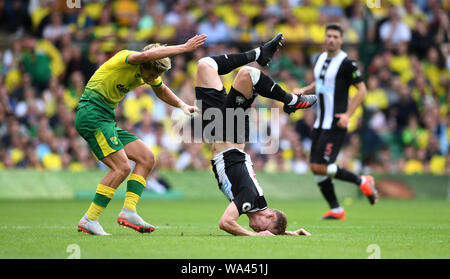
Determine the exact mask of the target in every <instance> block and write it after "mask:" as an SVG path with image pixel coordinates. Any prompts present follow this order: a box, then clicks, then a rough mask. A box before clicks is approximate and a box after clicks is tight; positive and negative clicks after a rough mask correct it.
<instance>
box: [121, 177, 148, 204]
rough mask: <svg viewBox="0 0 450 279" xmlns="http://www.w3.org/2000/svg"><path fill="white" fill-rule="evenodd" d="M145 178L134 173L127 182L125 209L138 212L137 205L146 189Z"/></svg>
mask: <svg viewBox="0 0 450 279" xmlns="http://www.w3.org/2000/svg"><path fill="white" fill-rule="evenodd" d="M145 184H146V181H145V178H144V177H143V176H141V175H139V174H135V173H132V174H131V175H130V177H129V178H128V182H127V193H126V194H125V202H124V205H123V207H125V208H127V209H129V210H131V211H136V204H137V203H138V201H139V199H140V198H141V195H142V191H144V188H145Z"/></svg>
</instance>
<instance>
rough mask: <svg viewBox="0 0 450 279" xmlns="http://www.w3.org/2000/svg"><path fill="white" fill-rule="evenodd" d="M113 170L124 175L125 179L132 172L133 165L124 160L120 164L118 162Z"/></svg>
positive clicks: (121, 175)
mask: <svg viewBox="0 0 450 279" xmlns="http://www.w3.org/2000/svg"><path fill="white" fill-rule="evenodd" d="M112 171H113V172H115V173H116V174H117V175H118V176H120V177H123V178H124V179H125V178H126V177H127V176H128V174H130V172H131V166H130V163H129V162H123V163H120V164H117V165H116V166H115V167H114V168H113V169H112Z"/></svg>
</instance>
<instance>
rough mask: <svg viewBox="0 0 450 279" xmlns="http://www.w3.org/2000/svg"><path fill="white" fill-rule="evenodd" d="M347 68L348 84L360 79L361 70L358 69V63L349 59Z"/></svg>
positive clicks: (355, 82) (357, 81)
mask: <svg viewBox="0 0 450 279" xmlns="http://www.w3.org/2000/svg"><path fill="white" fill-rule="evenodd" d="M347 69H348V75H349V79H350V84H357V83H359V82H361V81H362V75H361V72H360V71H359V69H358V64H357V63H356V62H355V61H353V60H349V62H348V67H347Z"/></svg>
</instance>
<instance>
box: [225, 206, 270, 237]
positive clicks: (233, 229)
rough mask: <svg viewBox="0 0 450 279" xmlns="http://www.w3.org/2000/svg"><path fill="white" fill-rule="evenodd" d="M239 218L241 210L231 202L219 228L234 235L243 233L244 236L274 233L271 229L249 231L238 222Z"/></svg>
mask: <svg viewBox="0 0 450 279" xmlns="http://www.w3.org/2000/svg"><path fill="white" fill-rule="evenodd" d="M238 218H239V212H238V209H237V207H236V205H235V204H234V202H231V203H230V204H229V205H228V207H227V209H225V212H224V213H223V215H222V217H221V218H220V221H219V228H220V229H221V230H224V231H226V232H228V233H230V234H233V235H243V236H257V235H273V234H272V233H271V232H269V231H263V232H259V233H254V232H252V231H249V230H247V229H245V228H244V227H242V226H241V225H239V224H238V222H237V219H238Z"/></svg>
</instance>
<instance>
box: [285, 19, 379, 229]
mask: <svg viewBox="0 0 450 279" xmlns="http://www.w3.org/2000/svg"><path fill="white" fill-rule="evenodd" d="M342 43H343V30H342V28H341V26H340V25H338V24H329V25H327V27H326V34H325V48H326V51H325V52H323V53H322V54H320V55H319V56H318V58H317V60H316V63H315V66H314V76H315V82H313V83H312V84H310V85H308V86H306V87H304V88H301V89H298V90H295V91H294V92H295V93H297V94H316V96H317V97H318V102H317V104H318V105H317V106H316V110H317V118H316V121H315V123H314V130H313V136H312V146H311V158H310V162H311V170H312V171H313V173H314V174H315V176H316V180H317V183H318V185H319V188H320V191H321V193H322V195H323V196H324V198H325V200H326V201H327V202H328V205H329V206H330V210H329V211H327V212H325V213H324V214H323V218H324V219H339V220H345V218H346V217H345V211H344V209H343V208H342V207H341V206H340V205H339V202H338V199H337V197H336V194H335V192H334V184H333V181H332V179H333V178H336V179H340V180H343V181H347V182H351V183H354V184H355V185H357V186H358V187H359V188H360V189H361V191H362V192H363V194H364V195H366V196H367V197H368V199H369V202H370V203H371V204H375V202H376V200H377V193H376V189H375V183H374V179H373V177H372V176H368V175H362V176H359V175H356V174H354V173H352V172H350V171H348V170H346V169H344V168H342V167H340V166H338V165H336V164H335V161H336V157H337V155H338V154H339V150H340V148H341V146H342V143H343V141H344V139H345V136H346V133H347V126H348V122H349V119H350V117H351V116H352V114H353V113H354V112H355V110H356V108H357V107H358V106H359V105H360V104H361V102H362V100H363V98H364V95H365V92H366V86H365V84H364V82H363V81H362V78H361V73H360V72H359V70H358V67H357V65H356V62H354V61H352V60H351V59H350V58H348V56H347V54H346V53H345V52H344V51H343V50H342V49H341V47H342ZM351 85H354V86H355V87H356V88H357V90H358V93H357V94H356V96H355V97H354V98H352V99H351V100H350V101H349V99H348V89H349V87H350V86H351ZM287 112H288V113H289V112H290V111H287Z"/></svg>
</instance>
